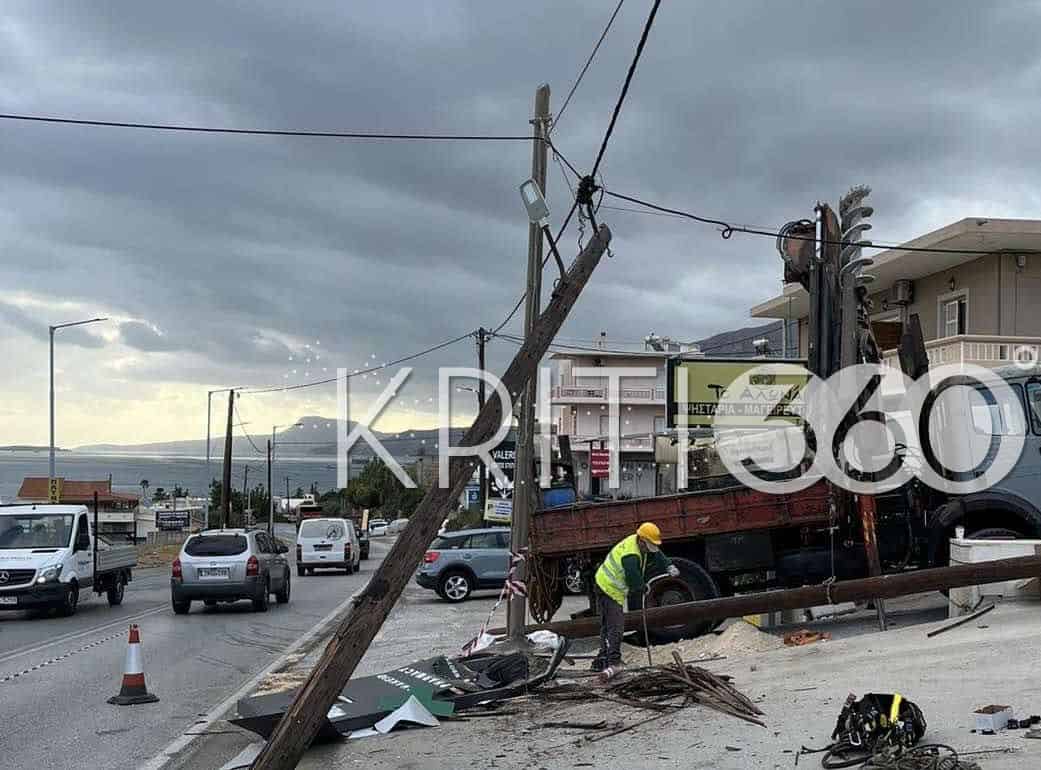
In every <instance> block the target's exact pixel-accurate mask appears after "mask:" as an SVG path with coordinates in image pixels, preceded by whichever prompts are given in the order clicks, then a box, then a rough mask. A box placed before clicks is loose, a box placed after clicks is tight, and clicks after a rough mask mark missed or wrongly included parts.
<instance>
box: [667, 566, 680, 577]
mask: <svg viewBox="0 0 1041 770" xmlns="http://www.w3.org/2000/svg"><path fill="white" fill-rule="evenodd" d="M669 576H670V577H679V576H680V571H679V569H677V567H676V565H675V564H670V565H669Z"/></svg>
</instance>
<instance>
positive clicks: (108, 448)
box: [44, 415, 465, 457]
mask: <svg viewBox="0 0 1041 770" xmlns="http://www.w3.org/2000/svg"><path fill="white" fill-rule="evenodd" d="M354 425H355V423H354V422H351V423H349V424H348V426H347V430H348V432H349V431H350V430H351V429H352V428H353V427H354ZM336 428H337V420H333V419H330V418H328V417H318V416H315V415H308V416H305V417H301V418H300V419H299V420H297V421H296V425H295V426H293V427H286V428H283V429H282V430H280V431H278V433H276V434H275V443H276V446H277V448H278V453H279V454H280V455H281V456H282V457H311V456H318V457H330V456H335V455H336ZM235 432H236V434H237V435H236V436H235V437H234V438H233V439H232V444H231V451H232V453H233V454H234V455H235V456H236V457H243V456H249V455H254V456H255V455H257V454H258V451H257V450H260V452H261V453H263V452H265V451H266V442H267V440H268V439H269V438H270V437H271V434H270V433H267V434H265V433H259V434H257V433H251V434H250V436H251V437H252V439H253V444H255V445H256V447H254V446H253V444H251V443H250V441H249V439H248V438H246V437H245V436H243V435H241V434H242V429H240V428H236V431H235ZM463 433H465V429H464V428H452V429H451V430H450V436H451V441H452V444H453V445H455V444H458V443H459V440H460V439H461V438H462V436H463ZM373 435H375V436H376V438H378V439H379V440H380V441H381V442H382V443H383V444H384V446H386V447H387V451H389V452H390V453H391V455H393V456H394V457H415V456H416V455H419V454H423V453H426V454H430V453H433V452H434V451H435V448H434V445H435V444H437V443H438V431H437V429H436V428H432V429H425V430H404V431H401V432H399V433H387V432H381V431H375V430H374V431H373ZM44 449H46V447H44ZM76 451H77V452H95V453H98V454H105V453H110V454H146V455H189V456H194V457H201V456H204V455H205V454H206V439H190V440H187V441H157V442H151V443H147V444H86V445H83V446H78V447H76ZM223 453H224V436H223V435H219V436H218V435H216V433H215V435H213V436H211V438H210V456H211V457H220V456H221V455H223ZM373 454H375V452H374V451H373V450H372V449H371V448H370V447H369V445H368V444H366V443H365V442H364V441H362V440H361V439H359V440H358V442H357V443H356V444H355V445H354V448H353V449H352V450H351V455H352V456H354V457H365V456H372V455H373Z"/></svg>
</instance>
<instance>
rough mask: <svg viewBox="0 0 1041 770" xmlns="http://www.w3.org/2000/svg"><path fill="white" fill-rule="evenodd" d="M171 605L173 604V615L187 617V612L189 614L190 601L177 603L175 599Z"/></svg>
mask: <svg viewBox="0 0 1041 770" xmlns="http://www.w3.org/2000/svg"><path fill="white" fill-rule="evenodd" d="M171 604H173V611H174V614H175V615H187V614H188V613H189V612H191V609H192V603H191V600H189V601H186V602H179V601H177V600H176V599H174V600H173V601H172V602H171Z"/></svg>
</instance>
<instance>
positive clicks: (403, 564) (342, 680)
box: [253, 225, 611, 770]
mask: <svg viewBox="0 0 1041 770" xmlns="http://www.w3.org/2000/svg"><path fill="white" fill-rule="evenodd" d="M610 242H611V231H610V230H609V229H608V228H607V226H606V225H604V226H601V227H600V229H599V230H598V231H597V232H596V234H595V235H594V237H593V238H592V239H591V240H590V241H589V244H588V245H587V246H586V247H585V248H584V249H583V250H582V253H581V254H579V255H578V258H577V259H576V260H575V262H574V263H573V264H572V265H571V268H570V269H569V270H568V271H567V273H566V274H565V275H564V276H562V277H561V279H560V282H559V283H558V284H557V287H556V289H555V290H554V292H553V296H552V298H551V299H550V302H549V306H548V307H547V308H546V311H545V312H544V313H543V314H542V315H541V316H540V317H539V320H538V323H536V324H535V326H534V328H533V329H532V331H531V333H530V334H528V335H527V337H526V339H525V340H524V344H523V345H522V346H521V349H520V350H519V351H518V352H517V355H516V356H514V358H513V361H511V362H510V365H509V367H508V368H507V369H506V373H505V374H504V375H503V377H502V384H503V386H504V387H505V388H506V392H507V393H509V394H510V397H511V399H513V400H514V401H516V399H517V398H518V397H519V396H520V394H521V392H522V391H523V390H524V387H525V385H526V384H527V383H528V382H529V381H530V380H532V379H534V378H535V377H536V375H537V373H538V366H539V362H540V361H541V360H542V357H543V356H544V355H545V354H546V351H547V350H548V349H549V344H550V342H552V340H553V338H554V336H556V334H557V332H558V331H560V327H561V326H562V325H563V324H564V321H565V319H566V318H567V316H568V313H569V312H570V311H571V308H572V307H573V306H574V304H575V302H576V300H578V296H579V294H581V292H582V289H583V288H585V285H586V283H587V282H588V281H589V277H590V276H591V275H592V274H593V270H594V268H595V267H596V266H597V264H598V263H599V262H600V258H601V257H602V256H603V253H604V251H605V250H606V249H607V246H608V244H609V243H610ZM503 417H504V415H503V414H502V405H500V403H499V399H498V398H493V399H490V400H489V401H488V402H487V403H486V404H485V405H484V408H483V409H481V411H480V413H479V414H478V415H477V419H476V420H474V423H473V425H471V426H470V429H469V430H468V431H467V432H466V435H465V436H464V437H463V440H462V445H463V446H475V445H477V444H480V443H483V442H485V441H487V440H489V439H490V438H491V437H492V436H494V435H495V431H496V429H497V428H498V427H499V426H500V425H501V424H502V420H503ZM505 417H506V418H507V419H509V415H505ZM475 467H476V461H475V460H474V459H473V458H472V457H471V458H466V457H453V458H452V459H451V463H450V465H449V479H448V484H447V486H443V487H442V486H440V485H436V486H433V487H431V488H430V489H429V490H428V491H427V493H426V495H424V496H423V500H422V502H420V504H419V507H417V508H416V511H415V513H413V514H412V516H411V518H410V519H409V525H408V526H407V527H406V528H405V529H404V530H403V531H402V533H401V535H399V537H398V539H397V542H395V543H394V546H393V547H392V548H391V549H390V553H388V554H387V556H386V558H384V559H383V561H382V562H381V563H380V566H379V568H378V569H377V570H376V571H375V572H374V573H373V575H372V578H370V580H369V583H368V585H367V586H366V587H365V589H364V590H363V591H362V592H361V593H360V594H359V595H358V596H356V597H355V599H354V602H353V603H352V604H351V607H350V609H348V611H347V614H346V615H345V616H344V617H343V619H342V620H341V621H340V623H339V626H338V627H337V629H336V631H335V632H334V634H333V636H332V638H331V639H330V640H329V644H328V646H327V647H326V648H325V652H324V653H323V654H322V657H321V659H320V660H319V661H318V663H317V665H315V667H314V668H313V669H312V670H311V674H310V676H308V678H307V681H306V682H305V683H304V685H303V687H301V688H300V690H299V692H298V693H297V695H296V698H295V699H294V700H293V703H292V704H291V705H290V707H289V708H288V709H287V710H286V713H285V714H284V715H283V717H282V719H281V720H280V721H279V723H278V726H277V727H276V728H275V732H274V733H273V734H272V735H271V739H270V740H269V741H268V742H267V745H266V746H265V747H264V749H263V750H262V751H261V752H260V755H259V756H258V757H257V758H256V760H254V762H253V768H254V770H290V768H294V767H296V765H297V763H298V762H299V761H300V757H301V756H303V753H304V752H305V751H306V750H307V747H308V746H309V745H310V744H311V741H312V740H314V737H315V735H317V734H318V730H319V729H320V728H321V726H322V724H323V723H324V722H325V718H326V714H327V713H328V712H329V709H330V707H332V705H333V703H335V702H336V698H337V697H338V696H339V695H340V691H341V690H343V688H344V686H345V685H346V684H347V681H348V680H349V679H350V678H351V674H352V673H354V669H355V667H356V666H357V665H358V662H359V661H360V660H361V658H362V656H363V655H364V654H365V651H366V650H367V649H368V648H369V645H370V644H371V643H372V640H373V638H374V637H375V636H376V634H377V633H378V632H379V630H380V627H381V626H382V625H383V622H384V620H386V618H387V615H388V614H389V613H390V611H391V609H392V608H393V607H394V604H395V602H397V600H398V597H399V596H401V592H402V590H404V588H405V586H406V585H407V584H408V581H409V579H410V578H411V577H412V575H413V573H414V572H415V570H416V567H417V566H418V565H419V562H420V560H421V559H422V558H423V553H424V552H425V551H426V550H427V548H428V546H429V545H430V542H431V541H432V540H433V539H434V536H435V535H436V534H437V530H438V528H439V527H440V526H441V521H442V519H444V515H445V512H446V511H447V510H448V509H449V508H450V507H451V505H452V503H453V501H454V500H455V499H457V498H458V497H459V495H460V494H461V493H462V491H463V488H464V487H465V486H466V483H467V481H469V480H470V477H471V476H472V475H473V471H474V468H475Z"/></svg>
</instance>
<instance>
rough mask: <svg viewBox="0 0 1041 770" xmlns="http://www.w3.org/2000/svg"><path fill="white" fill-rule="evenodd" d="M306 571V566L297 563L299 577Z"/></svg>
mask: <svg viewBox="0 0 1041 770" xmlns="http://www.w3.org/2000/svg"><path fill="white" fill-rule="evenodd" d="M304 571H305V570H304V568H303V567H302V566H301V565H299V564H297V565H296V576H297V577H303V576H304Z"/></svg>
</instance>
